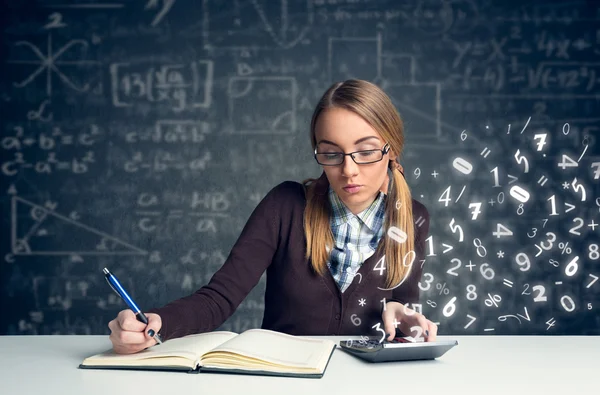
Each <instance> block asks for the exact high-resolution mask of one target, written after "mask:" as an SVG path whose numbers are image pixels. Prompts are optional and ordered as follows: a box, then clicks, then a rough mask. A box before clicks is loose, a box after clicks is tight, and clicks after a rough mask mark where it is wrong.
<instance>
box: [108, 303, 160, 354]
mask: <svg viewBox="0 0 600 395" xmlns="http://www.w3.org/2000/svg"><path fill="white" fill-rule="evenodd" d="M146 317H147V318H148V325H146V324H144V323H143V322H140V321H138V320H137V319H136V318H135V314H133V311H131V310H130V309H126V310H121V311H120V312H119V314H118V315H117V318H115V319H114V320H112V321H110V322H109V323H108V327H109V329H110V337H109V338H110V341H111V342H112V344H113V349H114V351H115V352H116V353H117V354H133V353H136V352H138V351H142V350H143V349H145V348H148V347H150V346H153V345H155V344H156V340H154V338H153V337H152V336H150V335H149V334H148V331H149V330H150V329H152V330H154V333H158V331H159V330H160V328H161V327H162V320H161V319H160V316H159V315H158V314H154V313H147V314H146Z"/></svg>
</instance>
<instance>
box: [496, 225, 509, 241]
mask: <svg viewBox="0 0 600 395" xmlns="http://www.w3.org/2000/svg"><path fill="white" fill-rule="evenodd" d="M492 234H493V235H494V236H496V237H497V238H501V237H502V236H512V235H513V232H512V230H510V229H508V228H507V227H506V226H504V225H502V224H496V231H495V232H492Z"/></svg>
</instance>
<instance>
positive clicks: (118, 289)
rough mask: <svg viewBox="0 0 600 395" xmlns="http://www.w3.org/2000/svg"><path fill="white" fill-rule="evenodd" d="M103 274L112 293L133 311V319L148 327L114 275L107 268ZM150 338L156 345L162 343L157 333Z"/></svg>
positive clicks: (143, 317)
mask: <svg viewBox="0 0 600 395" xmlns="http://www.w3.org/2000/svg"><path fill="white" fill-rule="evenodd" d="M103 272H104V278H106V281H107V282H108V285H110V287H111V288H112V289H113V291H115V292H116V293H117V295H119V297H120V298H121V299H123V301H124V302H125V303H126V304H127V306H128V307H129V308H130V309H131V310H133V313H134V314H135V318H137V320H138V321H140V322H143V323H144V324H146V325H148V317H146V315H145V314H144V313H143V312H142V310H140V308H139V307H138V306H137V305H136V304H135V302H134V301H133V299H131V297H130V296H129V294H128V293H127V291H125V289H124V288H123V286H121V283H119V280H117V278H116V277H115V275H114V274H112V273H111V272H109V271H108V269H107V268H104V270H103ZM152 337H153V338H154V340H156V343H158V344H161V343H162V338H161V337H160V335H159V334H158V333H155V334H154V335H153V336H152Z"/></svg>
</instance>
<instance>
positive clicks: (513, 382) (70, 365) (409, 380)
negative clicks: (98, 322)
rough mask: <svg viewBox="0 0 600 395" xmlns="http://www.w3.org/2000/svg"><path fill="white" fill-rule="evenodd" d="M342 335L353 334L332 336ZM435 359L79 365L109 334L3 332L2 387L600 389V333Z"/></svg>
mask: <svg viewBox="0 0 600 395" xmlns="http://www.w3.org/2000/svg"><path fill="white" fill-rule="evenodd" d="M329 338H330V339H332V340H335V341H336V343H338V344H339V340H341V339H347V338H355V339H356V337H341V336H333V337H329ZM438 339H440V340H442V339H456V340H458V346H456V347H454V348H453V349H451V350H450V351H449V352H447V353H446V354H445V355H444V356H442V357H441V358H438V359H437V360H432V361H414V362H391V363H379V364H371V363H368V362H364V361H362V360H360V359H357V358H355V357H353V356H351V355H349V354H346V353H345V352H344V351H342V350H340V349H339V346H338V349H337V350H335V351H334V353H333V356H332V358H331V361H330V362H329V366H328V368H327V370H326V372H325V375H324V376H323V378H321V379H300V378H290V377H267V376H249V375H232V374H210V373H201V374H187V373H181V372H151V371H145V372H144V371H123V370H121V371H119V370H87V369H78V368H77V366H78V365H79V363H80V362H81V361H82V360H83V359H84V358H85V357H87V356H90V355H92V354H95V353H98V352H101V351H104V350H106V349H109V348H111V347H112V346H111V343H110V341H109V340H108V336H0V393H1V394H5V395H17V394H39V395H53V394H57V395H70V394H82V395H84V394H85V395H93V394H102V395H119V394H127V395H134V394H139V395H148V394H167V395H187V394H210V395H216V394H236V395H246V394H277V395H293V394H311V395H314V394H327V395H333V394H361V395H374V394H377V395H384V394H385V395H392V394H398V395H400V394H402V395H405V394H406V395H408V394H410V395H413V394H414V395H417V394H419V395H421V394H435V395H448V394H461V395H467V394H477V395H493V394H503V395H506V394H511V395H515V394H527V395H532V394H544V395H546V394H561V395H567V394H582V395H583V394H599V393H600V380H599V377H600V336H561V337H559V336H493V335H491V336H438Z"/></svg>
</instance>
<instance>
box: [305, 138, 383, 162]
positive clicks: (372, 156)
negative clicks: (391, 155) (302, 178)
mask: <svg viewBox="0 0 600 395" xmlns="http://www.w3.org/2000/svg"><path fill="white" fill-rule="evenodd" d="M389 150H390V147H389V144H387V143H386V145H384V146H383V148H381V149H371V150H366V151H355V152H350V153H348V154H344V153H343V152H325V153H317V149H316V148H315V159H316V160H317V163H318V164H320V165H323V166H337V165H341V164H342V163H343V162H344V159H345V157H346V155H350V157H351V158H352V160H353V161H354V163H356V164H357V165H366V164H368V163H375V162H379V161H380V160H382V159H383V156H384V155H385V154H387V153H388V151H389Z"/></svg>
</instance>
